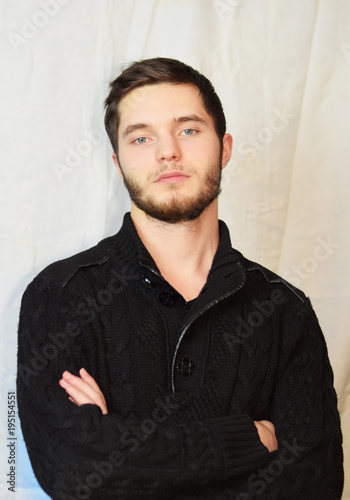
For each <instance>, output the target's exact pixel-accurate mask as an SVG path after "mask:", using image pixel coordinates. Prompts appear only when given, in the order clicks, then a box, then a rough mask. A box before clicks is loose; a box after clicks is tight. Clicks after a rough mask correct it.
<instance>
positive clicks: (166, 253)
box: [131, 199, 219, 300]
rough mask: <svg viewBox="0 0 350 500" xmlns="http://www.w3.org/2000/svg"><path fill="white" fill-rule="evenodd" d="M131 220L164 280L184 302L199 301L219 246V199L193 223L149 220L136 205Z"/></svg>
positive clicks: (132, 208) (132, 210)
mask: <svg viewBox="0 0 350 500" xmlns="http://www.w3.org/2000/svg"><path fill="white" fill-rule="evenodd" d="M131 217H132V220H133V223H134V225H135V227H136V230H137V232H138V235H139V237H140V238H141V240H142V242H143V244H144V245H145V247H146V248H147V250H148V252H149V253H150V255H151V256H152V258H153V259H154V261H155V263H156V265H157V267H158V269H159V271H160V272H161V274H162V276H163V278H164V279H166V280H167V281H168V283H170V285H172V286H173V288H175V289H176V290H177V291H178V292H179V293H181V294H182V295H183V297H184V298H185V300H191V299H193V298H195V297H197V296H198V294H199V293H200V291H201V289H202V288H203V286H204V284H205V282H206V279H207V276H208V273H209V270H210V268H211V265H212V262H213V258H214V255H215V252H216V250H217V247H218V243H219V224H218V203H217V199H216V200H214V201H213V202H212V203H211V204H210V205H209V206H208V207H207V208H206V209H205V210H204V211H203V213H202V214H201V215H200V216H199V217H198V219H196V220H194V221H188V222H181V223H177V224H169V223H166V222H162V221H159V220H156V219H153V218H151V217H149V216H148V215H146V214H145V213H144V212H143V211H141V210H139V209H138V208H137V207H136V206H135V205H134V204H132V207H131Z"/></svg>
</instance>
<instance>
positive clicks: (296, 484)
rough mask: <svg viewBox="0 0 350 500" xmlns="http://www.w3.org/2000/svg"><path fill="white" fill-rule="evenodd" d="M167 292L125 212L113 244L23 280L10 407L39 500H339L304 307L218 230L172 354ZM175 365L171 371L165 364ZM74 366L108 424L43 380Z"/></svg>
mask: <svg viewBox="0 0 350 500" xmlns="http://www.w3.org/2000/svg"><path fill="white" fill-rule="evenodd" d="M176 294H177V292H176V291H175V290H173V289H172V287H171V286H170V285H169V284H168V283H167V282H166V281H165V280H164V279H163V278H162V277H161V276H160V274H159V271H158V269H157V267H156V265H155V263H154V262H153V260H152V258H151V256H150V255H149V254H148V252H147V250H146V249H145V247H144V246H143V244H142V242H141V241H140V239H139V237H138V235H137V232H136V230H135V228H134V226H133V224H132V221H131V218H130V215H129V214H127V215H126V216H125V219H124V223H123V226H122V228H121V230H120V232H119V233H118V234H117V235H116V236H113V237H110V238H107V239H105V240H103V241H102V242H100V243H99V244H98V245H97V246H96V247H94V248H92V249H90V250H87V251H85V252H82V253H80V254H78V255H76V256H74V257H72V258H70V259H66V260H64V261H60V262H57V263H55V264H52V265H51V266H49V267H48V268H47V269H45V270H44V271H43V272H42V273H40V275H39V276H38V277H37V278H36V279H35V280H34V281H33V282H32V283H31V284H30V285H29V286H28V288H27V290H26V292H25V294H24V296H23V300H22V307H21V316H20V325H19V336H18V377H17V389H18V407H19V416H20V420H21V425H22V430H23V435H24V438H25V441H26V445H27V449H28V453H29V457H30V460H31V463H32V466H33V470H34V472H35V474H36V477H37V479H38V481H39V483H40V485H41V486H42V488H43V489H44V490H45V491H46V492H47V493H48V494H49V495H50V496H51V497H52V498H53V499H54V500H72V499H76V500H77V499H90V500H118V499H120V500H122V499H123V500H124V499H126V500H127V499H130V500H137V499H142V500H144V499H150V500H151V499H152V500H153V499H159V500H165V499H174V500H194V499H199V500H218V499H223V500H231V499H234V500H249V499H257V500H280V499H286V500H287V499H289V500H304V499H305V500H336V499H338V500H339V499H340V497H341V492H342V487H343V467H342V448H341V442H342V438H341V431H340V422H339V415H338V411H337V400H336V395H335V391H334V388H333V374H332V370H331V367H330V364H329V360H328V356H327V348H326V344H325V341H324V338H323V335H322V333H321V331H320V328H319V325H318V322H317V318H316V316H315V314H314V312H313V310H312V307H311V305H310V302H309V300H308V299H307V298H306V297H305V296H304V295H303V294H302V292H300V291H299V290H296V289H295V288H293V287H292V286H291V285H290V284H288V283H286V282H285V281H284V280H283V279H281V278H279V277H278V276H276V275H275V274H273V273H271V272H269V271H267V270H266V269H264V268H263V267H261V266H259V265H257V264H255V263H252V262H250V261H248V260H247V259H245V258H244V257H243V256H242V255H241V254H240V253H239V252H237V251H236V250H233V249H232V248H231V243H230V238H229V233H228V230H227V228H226V226H225V225H224V224H223V223H222V222H220V243H219V247H218V250H217V253H216V255H215V258H214V261H213V265H212V268H211V270H210V273H209V276H208V280H207V284H206V286H205V287H204V289H203V290H202V292H201V294H200V295H199V297H198V298H197V299H196V300H194V301H192V302H191V307H189V308H188V310H184V312H183V319H182V320H181V323H180V327H179V331H178V332H175V333H177V335H176V339H180V340H179V341H178V344H177V346H176V349H175V351H174V347H173V343H172V342H170V334H174V332H171V331H170V330H171V326H172V325H171V324H169V322H167V321H166V319H167V316H166V314H167V310H168V308H169V307H171V306H172V302H171V301H170V302H168V303H167V304H166V306H163V305H160V303H159V300H160V297H163V298H164V297H168V299H169V297H175V295H176ZM175 298H176V297H175ZM174 300H175V299H174ZM176 324H177V323H176ZM172 338H173V337H172ZM173 358H174V359H173ZM189 358H191V362H192V365H191V366H192V371H193V373H192V374H191V375H188V376H184V375H183V374H182V372H181V370H177V369H176V367H177V365H178V363H179V362H180V363H181V362H183V360H186V359H189ZM81 367H85V368H86V369H87V370H88V371H89V372H90V373H91V375H92V376H93V377H94V378H95V379H96V381H97V383H98V384H99V386H100V388H101V390H102V392H103V393H104V395H105V397H106V401H107V406H108V411H109V413H108V415H104V416H103V415H102V413H101V411H100V409H99V408H98V407H97V406H94V405H83V406H81V407H77V406H76V405H74V404H72V403H71V402H70V401H69V400H68V398H67V395H66V393H65V391H63V390H62V389H61V388H60V386H59V385H58V381H59V379H60V377H61V374H62V372H63V371H64V370H66V369H67V370H70V371H72V372H73V373H75V374H77V373H78V370H79V369H80V368H81ZM262 419H267V420H271V421H272V422H274V424H275V426H276V435H277V438H278V442H279V450H278V451H277V452H275V453H273V454H269V453H268V450H267V449H266V448H265V446H263V445H262V443H261V442H260V439H259V436H258V433H257V431H256V427H255V424H254V420H262Z"/></svg>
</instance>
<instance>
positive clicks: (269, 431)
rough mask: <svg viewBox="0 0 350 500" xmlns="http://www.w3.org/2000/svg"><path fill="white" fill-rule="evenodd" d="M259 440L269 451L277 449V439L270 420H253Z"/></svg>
mask: <svg viewBox="0 0 350 500" xmlns="http://www.w3.org/2000/svg"><path fill="white" fill-rule="evenodd" d="M254 424H255V426H256V428H257V431H258V434H259V438H260V441H261V442H262V444H263V445H264V446H266V448H267V449H268V450H269V452H270V453H272V452H273V451H276V450H277V449H278V441H277V438H276V434H275V426H274V424H273V423H272V422H269V421H268V420H260V421H258V422H254Z"/></svg>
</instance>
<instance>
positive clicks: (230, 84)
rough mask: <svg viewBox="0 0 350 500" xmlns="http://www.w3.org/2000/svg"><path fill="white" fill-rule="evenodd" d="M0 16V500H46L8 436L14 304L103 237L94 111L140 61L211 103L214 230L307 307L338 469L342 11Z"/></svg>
mask: <svg viewBox="0 0 350 500" xmlns="http://www.w3.org/2000/svg"><path fill="white" fill-rule="evenodd" d="M0 10H1V42H0V43H1V45H0V54H1V58H0V66H1V77H0V110H1V113H0V124H1V125H0V126H1V133H0V151H1V164H0V176H1V177H0V179H1V181H0V205H1V211H0V214H1V218H0V254H1V263H2V264H1V274H2V281H1V285H2V286H1V290H0V311H1V313H0V323H1V333H0V335H1V338H0V342H1V349H0V356H1V363H0V385H1V398H0V401H1V414H0V423H1V432H0V436H1V438H0V446H1V453H0V456H1V459H0V460H1V462H0V472H1V474H0V497H1V498H3V499H13V498H14V499H16V500H32V499H33V500H34V499H35V500H41V499H44V498H48V497H47V496H46V495H45V494H44V493H43V492H42V491H41V489H40V488H39V486H38V484H37V482H36V480H35V478H34V476H33V473H32V471H31V467H30V463H29V459H28V457H27V453H26V449H25V445H24V443H23V440H22V437H21V433H20V427H19V422H18V421H16V422H15V424H16V428H15V434H12V435H11V434H9V432H10V431H11V432H12V431H13V429H12V427H11V426H9V422H10V423H11V425H12V421H11V420H10V416H11V412H12V411H15V409H12V407H13V398H12V393H13V392H14V391H15V374H16V348H17V345H16V343H17V323H18V312H19V307H20V300H21V296H22V293H23V291H24V289H25V287H26V286H27V284H28V283H29V282H30V281H31V280H32V279H33V277H34V276H35V275H36V274H37V273H38V272H39V271H41V270H42V269H43V268H44V267H45V266H46V265H48V264H49V263H51V262H53V261H55V260H58V259H60V258H64V257H67V256H69V255H72V254H74V253H76V252H78V251H80V250H82V249H86V248H88V247H90V246H92V245H93V244H95V243H96V242H97V241H99V240H100V239H101V238H103V237H104V236H106V235H110V234H113V233H114V232H116V231H117V230H118V228H119V226H120V223H121V220H122V216H123V214H124V212H125V211H127V210H128V209H129V200H128V197H127V195H126V193H125V189H124V187H123V185H122V182H121V181H120V179H119V178H118V176H117V174H116V172H115V169H114V165H113V163H112V159H111V152H112V150H111V146H110V145H109V143H108V140H107V138H106V134H105V132H104V127H103V101H104V99H105V97H106V95H107V92H108V83H109V81H110V80H112V79H114V78H115V77H116V76H117V75H118V74H119V72H120V70H121V68H122V67H123V65H124V64H125V63H127V62H131V61H133V60H138V59H141V58H146V57H155V56H166V57H174V58H178V59H180V60H182V61H184V62H186V63H188V64H190V65H193V66H194V67H196V68H197V69H199V70H200V71H201V72H203V73H204V74H205V75H206V76H208V77H209V79H211V81H212V82H213V84H214V86H215V88H216V90H217V92H218V94H219V96H220V97H221V99H222V102H223V105H224V109H225V112H226V116H227V124H228V131H230V132H231V133H232V135H233V138H234V148H233V156H232V159H231V161H230V163H229V165H228V166H227V167H226V169H225V171H224V175H223V190H222V194H221V195H220V217H221V218H222V219H224V220H225V221H226V222H227V224H228V226H229V228H230V231H231V237H232V242H233V245H234V246H235V247H236V248H238V249H239V250H240V251H242V252H243V253H244V254H245V255H246V256H247V257H249V258H250V259H253V260H256V261H258V262H260V263H262V264H264V265H265V266H267V267H269V268H271V269H272V270H274V271H275V272H277V273H279V274H282V275H283V276H284V277H286V278H287V279H288V280H289V281H290V282H292V283H293V284H295V285H296V286H297V287H299V288H301V289H302V290H304V291H305V292H306V294H307V295H309V296H310V298H311V300H312V303H313V305H314V308H315V310H316V313H317V314H318V317H319V320H320V323H321V326H322V328H323V331H324V334H325V337H326V340H327V344H328V349H329V355H330V358H331V362H332V365H333V369H334V374H335V385H336V389H337V392H338V398H339V408H340V411H341V417H342V426H343V433H344V444H345V453H346V460H347V462H346V463H347V468H349V467H350V465H349V453H348V451H347V450H349V447H350V405H349V399H348V395H349V392H350V383H349V371H350V365H349V362H348V359H349V353H350V335H349V334H348V328H349V327H348V325H349V323H350V321H349V319H350V318H349V299H350V283H349V275H350V272H349V271H350V264H349V263H348V259H347V253H348V248H349V243H350V241H349V230H348V228H349V222H350V210H349V203H348V202H347V201H348V196H349V195H348V190H349V187H350V182H349V181H350V173H349V166H348V159H349V153H350V141H349V118H348V117H349V116H350V31H349V26H350V2H349V1H348V0H319V1H317V0H293V1H292V0H186V1H185V0H127V1H126V0H99V1H94V0H38V1H36V0H17V1H11V2H9V1H5V0H2V2H1V3H0ZM348 321H349V323H348ZM11 436H12V438H11V440H10V441H9V440H8V438H9V437H11ZM14 437H16V438H17V439H16V440H14ZM9 442H10V443H14V444H12V448H11V446H8V443H9ZM43 445H44V444H43ZM14 453H15V459H16V462H15V473H16V483H15V493H13V492H12V491H11V490H9V488H11V482H8V481H11V476H7V474H8V473H9V472H11V470H12V471H13V469H11V470H10V469H9V468H10V464H9V460H10V459H12V457H13V454H14ZM343 498H344V499H347V500H349V499H350V484H349V483H347V485H346V488H345V492H344V496H343Z"/></svg>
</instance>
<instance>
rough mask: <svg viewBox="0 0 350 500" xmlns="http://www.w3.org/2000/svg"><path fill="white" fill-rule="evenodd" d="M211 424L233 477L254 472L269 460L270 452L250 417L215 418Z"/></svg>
mask: <svg viewBox="0 0 350 500" xmlns="http://www.w3.org/2000/svg"><path fill="white" fill-rule="evenodd" d="M211 423H212V425H213V427H214V428H215V430H216V431H217V434H218V436H219V439H220V441H221V443H222V446H223V448H224V450H225V452H226V457H227V461H228V466H229V468H230V471H231V472H232V475H236V474H242V473H243V472H247V471H250V470H253V469H255V468H256V467H258V466H260V465H263V464H264V463H266V462H267V461H268V460H269V458H270V454H269V451H268V449H267V448H266V447H265V446H264V445H263V444H262V442H261V441H260V438H259V434H258V431H257V428H256V427H255V424H254V421H253V420H252V419H251V418H250V417H248V415H232V416H227V417H218V418H213V419H211Z"/></svg>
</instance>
